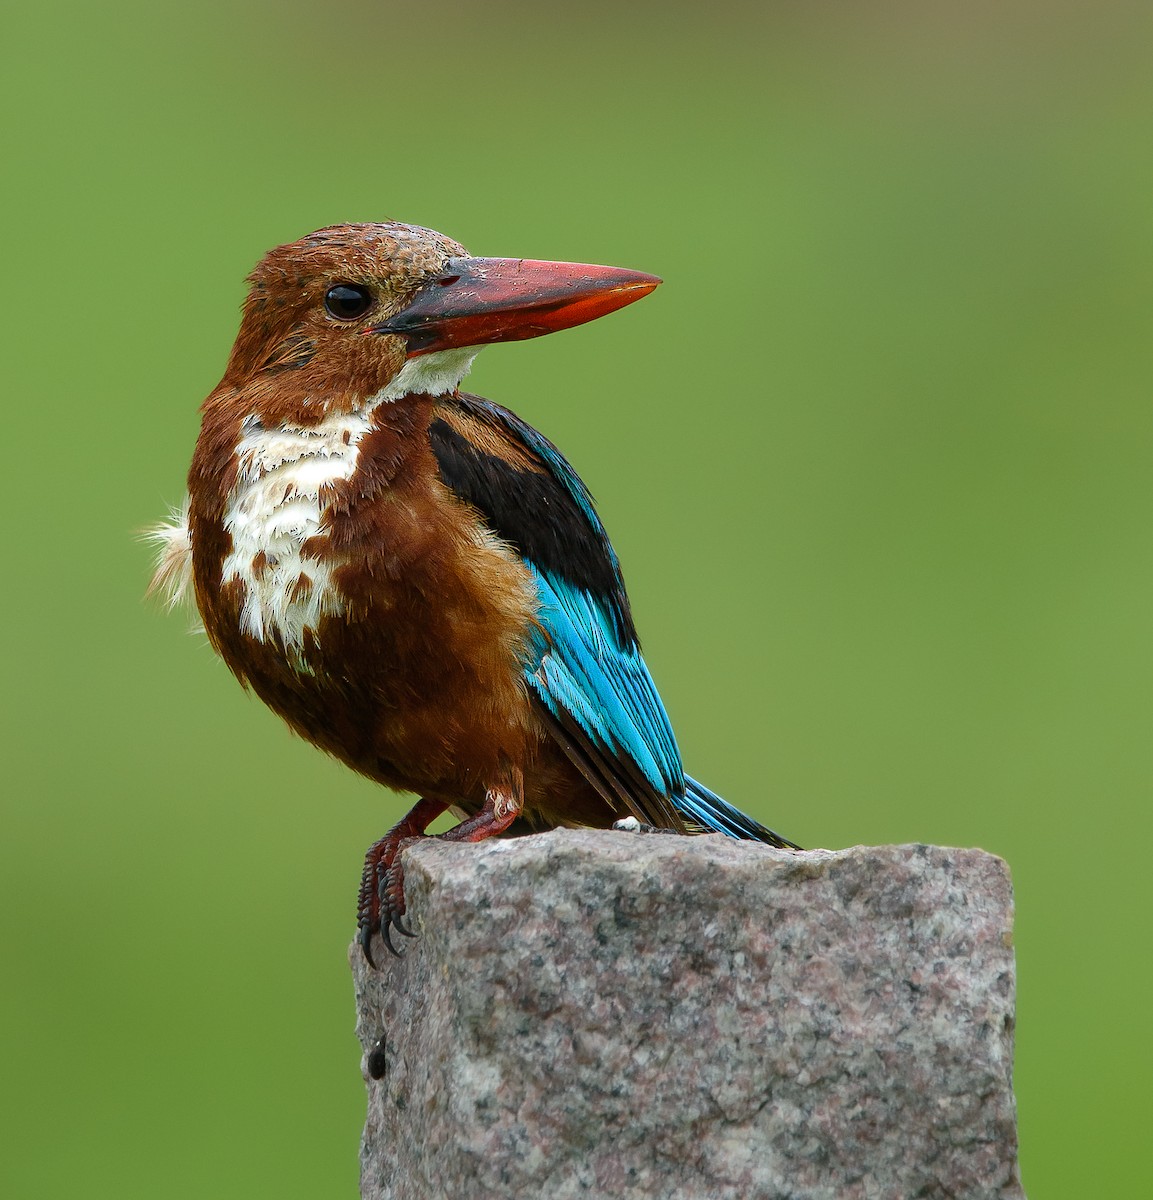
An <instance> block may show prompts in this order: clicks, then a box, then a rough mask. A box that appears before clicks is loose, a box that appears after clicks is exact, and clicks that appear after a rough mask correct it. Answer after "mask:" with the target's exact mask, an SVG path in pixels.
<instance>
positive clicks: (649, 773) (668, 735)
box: [526, 562, 685, 820]
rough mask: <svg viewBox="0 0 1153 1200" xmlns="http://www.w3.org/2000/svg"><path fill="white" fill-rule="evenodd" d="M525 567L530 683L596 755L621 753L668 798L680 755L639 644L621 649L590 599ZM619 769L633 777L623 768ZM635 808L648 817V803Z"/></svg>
mask: <svg viewBox="0 0 1153 1200" xmlns="http://www.w3.org/2000/svg"><path fill="white" fill-rule="evenodd" d="M528 565H529V569H530V570H531V571H532V574H533V578H534V579H535V581H536V584H537V588H538V590H539V592H540V598H541V607H540V612H539V613H538V619H539V621H540V623H541V628H542V633H541V635H540V638H539V642H538V646H537V651H538V661H537V662H536V664H535V665H533V666H530V668H529V670H528V671H527V672H526V674H527V678H528V683H529V686H530V687H531V688H532V690H533V691H534V693H535V694H536V695H537V696H538V697H539V698H540V700H541V701H542V703H543V704H544V705H545V707H546V708H547V709H548V710H549V712H550V713H551V714H552V715H553V716H554V717H556V718H557V719H558V720H559V721H561V722H562V724H563V723H565V718H566V717H567V718H571V719H572V720H575V721H576V722H577V724H578V725H579V727H580V729H581V731H582V732H583V733H584V735H585V736H586V737H587V738H588V739H589V740H590V741H591V742H592V743H593V745H594V746H595V748H596V749H597V750H599V751H600V752H601V753H602V754H607V755H609V756H611V757H612V758H613V759H617V760H620V759H622V758H624V757H625V756H627V758H628V759H631V760H632V765H635V767H636V768H639V770H640V773H641V774H642V775H643V777H644V779H645V781H646V782H647V784H648V785H649V788H651V789H652V792H653V793H654V794H655V796H660V797H667V798H668V799H669V800H673V798H674V797H676V796H678V795H680V794H681V793H682V792H683V791H684V786H685V782H684V772H683V770H682V768H681V756H680V751H679V750H678V749H677V743H676V738H675V737H674V736H673V731H672V727H671V726H670V725H669V719H668V716H667V714H666V713H665V709H664V705H663V704H661V700H660V696H659V695H658V694H657V689H656V685H655V684H654V683H653V680H652V676H651V675H650V674H649V671H648V668H647V667H646V666H645V662H644V659H643V658H642V657H641V653H640V647H639V646H638V645H637V644H636V643H635V642H633V643H632V644H631V645H630V646H622V645H621V643H620V642H619V641H618V639H617V635H616V632H615V630H614V629H613V627H612V621H611V618H610V615H609V613H608V612H607V610H606V609H605V607H604V606H603V605H602V604H600V603H598V601H597V599H596V597H594V596H592V595H590V594H589V593H588V592H586V591H584V590H583V589H582V588H579V587H574V586H573V585H572V584H569V583H567V582H566V581H565V580H563V579H559V578H557V577H556V576H554V575H551V574H550V573H548V572H543V571H541V570H540V569H539V568H538V567H537V566H536V565H535V564H534V563H532V562H530V563H529V564H528ZM626 770H627V771H628V774H630V775H632V774H635V771H633V770H631V769H629V767H628V765H627V764H626ZM638 801H639V798H638ZM641 807H642V809H643V810H645V811H644V812H643V815H644V816H645V818H646V819H649V820H651V819H652V818H653V815H654V814H653V813H652V812H651V811H648V810H649V805H642V806H641ZM662 807H663V806H662ZM665 815H667V814H665Z"/></svg>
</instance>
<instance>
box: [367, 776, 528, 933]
mask: <svg viewBox="0 0 1153 1200" xmlns="http://www.w3.org/2000/svg"><path fill="white" fill-rule="evenodd" d="M425 803H428V802H427V801H423V800H422V801H421V804H425ZM419 808H420V804H418V805H417V806H416V808H414V809H413V810H412V813H409V818H411V817H412V815H413V814H414V813H416V812H417V810H418V809H419ZM523 809H524V774H523V772H522V771H521V770H520V769H519V768H518V767H509V768H508V769H507V771H506V773H505V778H504V780H503V781H502V782H501V783H500V784H499V785H498V786H496V787H491V788H489V789H488V791H487V792H485V798H484V807H483V808H482V809H481V810H480V812H478V813H476V814H474V815H473V816H471V817H469V818H468V819H467V820H465V821H461V823H460V824H459V825H454V826H453V828H452V829H449V830H446V831H445V832H444V833H440V834H437V835H436V836H437V837H439V838H440V839H441V840H442V841H445V842H483V841H484V839H485V838H490V837H495V836H496V835H497V834H499V833H504V831H505V830H506V829H507V828H508V827H509V826H510V825H511V824H512V823H513V821H515V820H516V819H517V817H518V816H520V814H521V811H522V810H523ZM441 811H443V809H442V810H441ZM431 819H432V818H431V817H430V818H429V821H431ZM428 823H429V822H428V821H426V822H425V825H426V826H427V825H428ZM401 824H403V822H402V823H401ZM399 828H400V825H398V826H397V829H399ZM394 832H395V830H394ZM422 832H423V831H422ZM388 836H389V837H391V836H392V834H391V833H390V834H389V835H388ZM418 837H419V835H418V834H409V835H407V836H404V837H403V838H402V840H401V841H400V842H398V844H397V848H396V850H395V852H394V853H393V857H392V862H391V865H390V866H389V867H388V868H387V871H386V872H385V873H384V875H383V876H382V877H381V883H380V933H381V936H382V937H383V938H384V944H385V945H386V946H387V947H388V948H389V949H390V950H392V952H393V953H394V954H395V953H396V950H395V948H394V947H393V945H392V941H391V939H390V938H389V928H390V926H395V927H396V928H397V929H398V930H400V932H401V933H404V934H408V936H410V937H411V936H412V932H411V930H409V929H408V928H407V927H406V926H404V925H402V924H401V923H400V919H401V917H403V916H404V912H405V902H404V868H403V867H402V866H401V861H400V852H401V851H402V850H405V849H407V848H408V846H410V845H411V844H412V843H413V842H415V841H417V840H418ZM384 840H385V841H387V840H388V839H387V838H386V839H384ZM379 844H380V843H379V842H378V843H377V845H379ZM370 853H371V851H370ZM370 936H371V935H370ZM360 944H361V945H362V946H363V945H365V944H366V943H365V939H364V938H363V937H362V938H361V943H360Z"/></svg>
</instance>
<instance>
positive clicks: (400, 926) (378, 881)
mask: <svg viewBox="0 0 1153 1200" xmlns="http://www.w3.org/2000/svg"><path fill="white" fill-rule="evenodd" d="M446 807H447V805H446V804H443V803H441V802H440V801H439V800H429V799H427V798H424V799H421V800H420V801H418V803H417V804H416V805H415V807H414V808H413V809H412V811H411V812H410V813H409V814H408V816H407V817H405V818H404V820H403V821H401V822H399V824H397V825H394V826H393V827H392V828H391V829H390V830H389V831H388V832H387V833H386V834H385V835H384V837H382V838H381V839H380V841H378V842H373V844H372V845H371V846H369V848H368V853H367V854H366V855H365V856H364V870H363V871H362V872H361V876H360V893H359V895H358V896H357V901H356V940H357V941H358V942H359V943H360V947H361V949H362V950H363V951H364V957H365V958H366V959H367V960H368V965H369V966H370V967H375V966H376V963H375V961H374V960H373V957H372V938H373V935H374V934H377V933H379V934H380V935H381V937H382V938H383V939H384V944H385V945H386V946H387V947H388V948H389V949H390V950H391V951H392V952H393V954H396V953H398V951H397V949H396V947H395V946H394V945H393V944H392V937H391V932H392V930H393V929H396V930H397V931H398V932H400V933H402V934H404V935H405V937H415V936H416V935H415V934H414V933H413V932H412V930H411V929H410V928H409V926H408V923H407V922H406V921H404V920H403V917H404V909H405V905H404V872H403V871H402V870H401V867H400V863H399V862H398V861H397V859H398V857H399V855H400V852H401V850H403V849H404V847H405V846H407V845H410V844H411V843H412V842H415V841H417V840H419V839H420V838H421V837H423V836H424V831H425V830H426V829H427V828H428V826H429V824H430V823H431V822H432V821H434V820H435V819H436V818H437V817H438V816H440V814H441V813H442V812H444V810H445V808H446ZM393 881H395V882H393Z"/></svg>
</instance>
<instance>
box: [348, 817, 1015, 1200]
mask: <svg viewBox="0 0 1153 1200" xmlns="http://www.w3.org/2000/svg"><path fill="white" fill-rule="evenodd" d="M405 865H406V870H407V873H408V896H409V912H410V914H412V916H413V920H414V925H415V927H416V928H417V929H418V930H419V931H420V934H421V936H420V938H419V939H417V940H415V941H411V942H409V941H407V940H406V939H403V938H398V939H397V940H399V941H403V942H404V943H405V944H404V950H405V954H404V957H403V958H402V959H395V958H393V957H392V956H391V955H389V954H388V952H387V951H386V950H384V949H383V947H379V946H378V949H379V960H380V963H381V966H382V970H381V971H380V972H379V973H377V972H373V971H371V970H370V969H368V968H367V966H366V965H365V963H364V962H363V959H362V958H361V955H360V952H359V949H358V948H357V947H356V946H355V945H354V946H353V948H352V953H351V958H352V963H353V970H354V975H355V979H356V993H357V1012H358V1024H357V1033H358V1035H359V1036H360V1039H361V1042H362V1044H363V1046H364V1048H365V1051H366V1057H365V1060H364V1062H363V1064H362V1065H364V1068H365V1071H364V1073H365V1079H366V1083H367V1087H368V1120H367V1123H366V1125H365V1130H364V1140H363V1143H362V1147H361V1168H362V1173H361V1188H362V1195H363V1196H364V1197H366V1198H371V1200H384V1198H386V1197H387V1198H389V1200H432V1198H436V1200H441V1198H444V1197H448V1198H451V1200H470V1198H471V1197H477V1198H480V1197H486V1198H491V1197H517V1198H518V1200H523V1198H534V1197H547V1198H548V1200H568V1198H570V1197H612V1198H613V1200H640V1198H641V1197H644V1198H646V1200H647V1198H650V1197H662V1198H663V1197H668V1198H672V1197H678V1198H681V1197H685V1198H698V1200H712V1198H714V1197H715V1198H717V1200H721V1198H724V1200H729V1198H732V1200H752V1198H755V1197H756V1198H759V1197H766V1198H768V1197H774V1198H776V1197H780V1198H781V1200H784V1198H786V1197H788V1198H789V1200H817V1198H820V1200H857V1198H861V1200H865V1198H868V1200H872V1198H873V1197H877V1198H884V1200H890V1198H891V1200H903V1198H906V1197H919V1198H921V1200H933V1198H936V1197H941V1198H944V1197H949V1198H950V1200H963V1198H965V1200H967V1198H972V1200H977V1198H978V1197H990V1198H992V1197H997V1198H998V1200H1002V1198H1004V1200H1008V1198H1015V1197H1022V1196H1023V1193H1022V1191H1021V1187H1020V1184H1019V1182H1018V1176H1017V1135H1016V1124H1015V1106H1014V1101H1013V1091H1012V1064H1013V1003H1014V971H1013V950H1012V936H1011V931H1012V911H1013V909H1012V888H1011V885H1010V882H1009V875H1008V870H1007V868H1006V866H1005V864H1004V863H1003V862H1002V861H1001V860H1000V859H998V858H994V857H993V856H992V855H989V854H986V853H985V852H983V851H980V850H949V849H943V848H940V847H936V846H879V847H878V846H873V847H856V848H853V849H850V850H844V851H838V852H831V851H824V850H816V851H808V852H804V853H799V854H796V853H791V852H789V851H783V850H773V849H771V848H769V847H767V846H761V845H756V844H753V843H749V842H734V841H731V840H729V839H726V838H723V837H720V836H714V837H697V838H682V837H675V836H659V835H655V834H637V833H623V832H575V831H568V830H561V831H557V832H554V833H548V834H541V835H538V836H534V837H528V838H522V839H519V840H515V841H490V842H485V843H481V844H479V845H475V846H469V845H451V844H448V843H439V842H428V843H424V844H422V845H420V846H418V847H416V848H415V849H413V850H411V851H410V852H409V853H408V855H407V857H406V859H405ZM382 1072H383V1073H382ZM374 1074H376V1075H380V1078H373V1077H372V1075H374Z"/></svg>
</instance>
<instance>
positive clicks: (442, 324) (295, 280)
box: [216, 222, 660, 425]
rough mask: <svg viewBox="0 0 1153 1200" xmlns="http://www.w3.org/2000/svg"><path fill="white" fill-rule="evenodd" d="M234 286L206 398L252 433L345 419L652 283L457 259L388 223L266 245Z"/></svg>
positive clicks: (456, 253) (437, 237) (458, 251)
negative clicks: (239, 404) (222, 364)
mask: <svg viewBox="0 0 1153 1200" xmlns="http://www.w3.org/2000/svg"><path fill="white" fill-rule="evenodd" d="M248 280H249V284H250V285H251V288H250V291H249V294H248V298H247V299H246V301H245V303H244V314H243V318H242V321H241V327H240V333H239V334H238V336H237V339H236V344H235V346H234V347H233V350H232V355H231V357H230V359H229V362H228V368H227V370H226V372H225V376H224V379H223V380H222V381H221V387H220V388H218V389H217V393H216V395H217V397H220V394H221V392H225V393H228V394H229V395H230V396H231V397H232V399H233V402H235V400H236V399H237V398H239V397H240V396H242V397H243V404H244V408H245V409H246V410H247V411H248V412H252V413H254V414H257V415H259V416H260V418H261V420H262V421H263V422H264V424H265V425H270V424H273V423H276V422H278V421H283V420H292V421H302V422H305V423H307V422H309V421H310V420H320V419H322V418H323V417H324V416H326V415H329V414H332V413H335V412H347V411H351V410H353V409H355V408H358V407H360V406H361V405H363V404H364V403H365V402H366V401H368V400H369V399H370V398H372V397H378V396H381V395H382V393H384V394H387V393H388V392H389V390H390V387H391V388H392V389H393V390H395V389H396V388H400V389H401V390H403V389H404V387H405V386H406V385H407V384H408V383H409V382H411V387H409V390H411V391H421V390H432V388H431V385H430V384H429V380H430V379H436V378H445V379H450V380H452V379H455V380H459V378H460V376H461V375H463V374H464V372H465V371H466V370H467V369H468V364H469V363H470V362H471V359H472V356H473V354H474V353H475V350H473V349H472V348H474V347H479V346H482V345H485V344H487V343H490V342H498V341H511V340H516V339H520V338H526V337H537V336H539V335H540V334H544V333H551V332H553V331H554V330H558V329H565V328H568V327H569V326H572V325H578V324H581V323H582V322H584V321H589V320H592V319H593V318H594V317H598V316H602V315H603V314H605V313H607V312H611V311H612V310H613V309H616V308H620V307H622V306H623V305H625V304H629V303H631V302H632V301H633V300H637V299H640V297H641V296H643V295H646V294H647V293H648V292H650V291H652V289H653V288H654V287H656V285H657V284H658V283H659V282H660V280H659V279H657V278H656V277H655V276H652V275H644V274H641V273H639V272H635V271H624V270H620V269H618V268H615V267H595V266H585V265H582V264H573V263H548V262H537V261H534V260H530V259H500V258H471V257H469V256H468V254H467V252H466V251H465V249H464V247H463V246H461V245H459V243H457V242H454V241H452V240H451V239H450V238H447V237H445V236H444V235H443V234H439V233H437V232H435V231H434V230H431V229H423V228H421V227H420V226H418V225H405V224H401V223H400V222H387V223H383V224H357V225H333V226H330V227H329V228H327V229H320V230H317V231H316V232H315V233H312V234H309V235H308V236H307V237H304V238H301V239H300V240H299V241H297V242H290V243H289V244H287V245H284V246H278V247H277V248H276V249H275V250H270V251H269V252H268V254H266V255H265V256H264V258H263V259H262V260H261V261H260V263H259V264H258V265H257V266H256V268H255V270H254V271H253V272H252V274H251V275H250V276H249V277H248ZM434 356H435V358H434ZM419 359H427V361H426V362H423V363H420V364H419V367H418V365H417V364H416V362H415V360H419ZM434 362H435V364H436V365H435V366H434ZM406 364H410V365H411V366H410V370H409V371H408V372H406V373H405V375H404V376H401V372H402V371H404V369H405V367H406ZM438 370H439V376H438V374H437V371H438ZM398 377H400V378H399V379H398ZM451 386H452V387H455V382H454V383H452V385H451ZM440 390H451V389H446V388H445V387H443V386H442V387H441V388H440ZM398 394H399V393H398ZM390 398H391V397H390Z"/></svg>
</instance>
